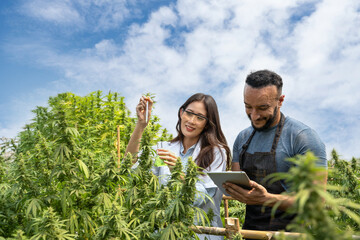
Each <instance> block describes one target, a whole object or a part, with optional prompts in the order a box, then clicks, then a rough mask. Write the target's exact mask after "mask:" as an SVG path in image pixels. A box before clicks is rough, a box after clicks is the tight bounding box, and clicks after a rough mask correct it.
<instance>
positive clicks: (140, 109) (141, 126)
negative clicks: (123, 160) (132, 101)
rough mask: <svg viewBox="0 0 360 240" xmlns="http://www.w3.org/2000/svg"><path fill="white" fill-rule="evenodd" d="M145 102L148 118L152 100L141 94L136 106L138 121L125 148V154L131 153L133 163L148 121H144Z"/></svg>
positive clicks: (135, 160)
mask: <svg viewBox="0 0 360 240" xmlns="http://www.w3.org/2000/svg"><path fill="white" fill-rule="evenodd" d="M146 104H148V119H150V116H151V109H152V105H153V101H152V100H151V98H150V97H144V96H142V97H141V98H140V101H139V103H138V105H137V106H136V115H137V118H138V121H137V123H136V126H135V129H134V131H133V133H132V134H131V138H130V141H129V143H128V145H127V147H126V150H125V156H126V155H127V154H128V153H131V154H132V155H133V159H134V160H133V163H136V162H137V153H138V152H139V149H140V140H141V136H142V134H143V132H144V130H145V128H146V126H147V125H148V122H149V121H148V122H146Z"/></svg>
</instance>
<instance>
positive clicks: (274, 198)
mask: <svg viewBox="0 0 360 240" xmlns="http://www.w3.org/2000/svg"><path fill="white" fill-rule="evenodd" d="M250 186H251V187H252V189H251V190H246V189H244V188H242V187H239V186H238V185H236V184H233V183H229V182H226V183H224V185H223V187H224V188H225V189H226V192H227V193H228V194H230V196H232V197H233V198H235V199H236V200H238V201H240V202H243V203H245V204H248V205H264V204H265V205H266V206H269V207H272V206H274V205H275V204H276V203H277V202H281V203H280V205H279V209H280V210H283V211H285V210H286V209H287V208H289V207H290V206H292V205H293V203H294V198H293V197H290V196H284V195H281V194H272V193H269V192H268V191H267V190H266V189H265V188H264V187H263V186H262V185H260V184H258V183H256V182H254V181H251V180H250Z"/></svg>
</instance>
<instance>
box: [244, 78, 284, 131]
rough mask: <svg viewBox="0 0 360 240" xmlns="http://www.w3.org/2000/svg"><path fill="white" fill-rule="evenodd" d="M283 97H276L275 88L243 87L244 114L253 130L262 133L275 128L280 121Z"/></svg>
mask: <svg viewBox="0 0 360 240" xmlns="http://www.w3.org/2000/svg"><path fill="white" fill-rule="evenodd" d="M283 101H284V95H282V96H280V97H279V96H278V91H277V88H276V86H267V87H263V88H252V87H250V86H249V85H247V84H246V85H245V89H244V103H245V109H246V114H247V115H248V117H249V119H250V121H251V125H252V126H253V128H254V129H256V130H258V131H262V130H265V129H268V128H270V127H273V126H275V125H276V124H278V123H279V121H280V107H281V105H282V102H283Z"/></svg>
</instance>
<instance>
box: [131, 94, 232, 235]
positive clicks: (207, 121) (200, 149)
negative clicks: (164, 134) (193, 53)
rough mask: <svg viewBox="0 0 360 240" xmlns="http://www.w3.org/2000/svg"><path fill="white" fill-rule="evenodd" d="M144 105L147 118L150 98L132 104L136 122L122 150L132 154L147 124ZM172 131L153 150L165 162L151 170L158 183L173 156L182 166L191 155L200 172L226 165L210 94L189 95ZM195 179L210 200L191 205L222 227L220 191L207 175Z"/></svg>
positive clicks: (163, 181)
mask: <svg viewBox="0 0 360 240" xmlns="http://www.w3.org/2000/svg"><path fill="white" fill-rule="evenodd" d="M146 102H148V103H146ZM146 104H148V107H149V110H148V119H150V116H151V109H152V105H153V101H152V100H151V99H150V98H147V97H141V99H140V101H139V104H138V105H137V107H136V113H137V117H138V122H137V123H136V126H135V129H134V132H133V134H132V136H131V138H130V141H129V144H128V146H127V149H126V152H130V153H132V154H136V153H137V152H138V151H139V146H140V139H141V136H142V134H143V132H144V130H145V127H146V126H147V124H148V123H147V122H146V116H145V115H146V110H145V109H146ZM176 130H177V133H178V135H177V136H176V137H175V138H174V139H173V140H171V141H170V142H168V143H165V144H163V148H161V149H158V150H157V153H158V155H159V157H160V159H162V160H163V161H164V163H165V164H166V166H160V167H154V169H153V172H154V173H155V174H156V175H158V176H159V179H160V183H161V184H166V183H167V181H168V179H169V176H170V175H171V171H172V169H173V167H174V166H175V164H176V161H177V157H180V158H181V161H182V163H183V165H184V166H186V163H187V159H188V158H189V157H190V156H192V158H193V159H194V161H195V162H196V164H197V165H198V166H199V167H200V168H201V169H203V170H202V171H203V172H204V173H206V172H222V171H226V169H227V168H229V166H230V165H229V164H230V149H229V147H228V146H227V143H226V139H225V136H224V134H223V132H222V130H221V126H220V118H219V113H218V109H217V105H216V102H215V100H214V99H213V98H212V97H211V96H209V95H205V94H202V93H197V94H194V95H193V96H191V97H190V98H189V99H188V100H187V101H186V102H185V103H184V104H183V105H182V106H181V107H180V109H179V111H178V122H177V125H176ZM199 178H200V180H199V181H198V182H197V183H196V189H197V190H198V191H200V192H202V193H206V194H208V195H210V196H211V197H212V198H213V200H214V203H212V202H211V201H204V199H203V198H202V197H201V196H197V197H196V201H195V202H194V206H197V207H200V208H202V209H203V210H204V211H205V212H208V210H209V209H210V208H211V209H212V210H213V212H214V214H215V216H214V218H213V221H212V223H211V224H212V226H213V227H223V225H222V222H221V218H220V204H221V199H222V192H221V191H220V190H219V189H218V188H217V187H216V185H215V184H214V182H213V181H212V180H211V179H210V178H209V177H208V176H207V175H200V176H199ZM198 236H199V237H200V239H204V238H205V236H206V237H207V238H208V239H209V240H210V239H211V240H213V239H223V237H220V236H214V235H204V234H201V235H198Z"/></svg>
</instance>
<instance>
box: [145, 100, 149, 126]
mask: <svg viewBox="0 0 360 240" xmlns="http://www.w3.org/2000/svg"><path fill="white" fill-rule="evenodd" d="M148 115H149V102H148V101H147V100H146V111H145V122H148V120H149V119H148V118H149V117H148Z"/></svg>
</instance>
